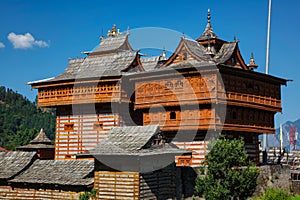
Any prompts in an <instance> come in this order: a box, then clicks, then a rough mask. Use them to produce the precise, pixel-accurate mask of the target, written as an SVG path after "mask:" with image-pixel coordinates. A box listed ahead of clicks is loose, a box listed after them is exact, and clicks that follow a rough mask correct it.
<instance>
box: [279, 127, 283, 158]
mask: <svg viewBox="0 0 300 200" xmlns="http://www.w3.org/2000/svg"><path fill="white" fill-rule="evenodd" d="M279 134H280V136H279V137H280V138H279V139H280V153H282V150H283V135H282V124H280V133H279Z"/></svg>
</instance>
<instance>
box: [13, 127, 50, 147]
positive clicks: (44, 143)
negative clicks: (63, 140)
mask: <svg viewBox="0 0 300 200" xmlns="http://www.w3.org/2000/svg"><path fill="white" fill-rule="evenodd" d="M49 148H50V149H53V148H54V145H51V140H50V139H49V138H48V137H47V135H46V133H45V132H44V129H41V130H40V133H39V134H38V135H37V136H36V137H35V138H34V139H33V140H31V141H30V143H29V144H28V145H24V146H20V147H17V149H18V150H24V149H49Z"/></svg>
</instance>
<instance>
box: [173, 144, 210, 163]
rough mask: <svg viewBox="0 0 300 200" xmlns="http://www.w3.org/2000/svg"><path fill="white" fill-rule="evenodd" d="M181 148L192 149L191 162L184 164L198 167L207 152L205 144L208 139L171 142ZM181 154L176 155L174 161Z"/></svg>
mask: <svg viewBox="0 0 300 200" xmlns="http://www.w3.org/2000/svg"><path fill="white" fill-rule="evenodd" d="M173 143H174V144H176V146H178V147H179V148H181V149H186V150H189V151H192V157H191V162H190V163H188V164H187V165H185V166H190V167H199V166H200V165H201V163H202V162H203V161H204V160H205V156H206V154H207V153H208V149H207V145H208V141H192V142H173ZM180 157H181V156H178V157H176V160H175V162H176V163H178V162H177V160H178V159H180Z"/></svg>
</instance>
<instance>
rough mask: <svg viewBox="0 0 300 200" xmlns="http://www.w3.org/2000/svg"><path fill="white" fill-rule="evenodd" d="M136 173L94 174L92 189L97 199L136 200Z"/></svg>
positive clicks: (101, 172)
mask: <svg viewBox="0 0 300 200" xmlns="http://www.w3.org/2000/svg"><path fill="white" fill-rule="evenodd" d="M139 186H140V179H139V173H138V172H112V171H98V172H95V181H94V188H95V189H97V190H98V193H97V199H126V200H137V199H140V198H139V194H140V188H139Z"/></svg>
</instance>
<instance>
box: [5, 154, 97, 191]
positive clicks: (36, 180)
mask: <svg viewBox="0 0 300 200" xmlns="http://www.w3.org/2000/svg"><path fill="white" fill-rule="evenodd" d="M93 171H94V161H90V160H36V161H35V162H34V163H33V164H32V165H31V166H30V167H29V168H28V169H27V170H26V171H24V172H23V173H22V174H20V175H18V176H16V177H15V178H14V179H12V180H10V182H12V183H32V184H51V185H76V186H88V185H91V184H93V183H94V178H93V175H92V173H93Z"/></svg>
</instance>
